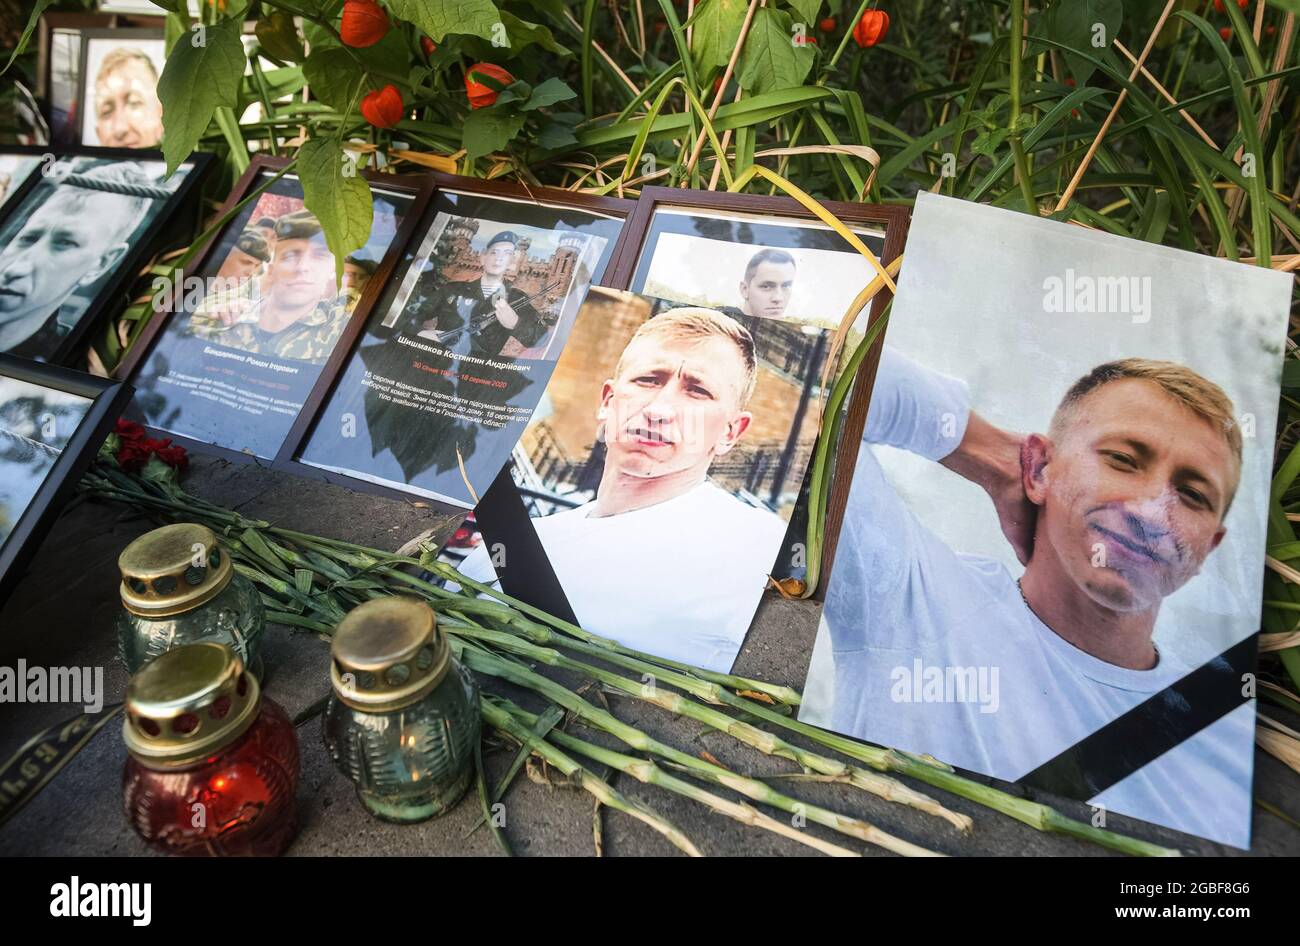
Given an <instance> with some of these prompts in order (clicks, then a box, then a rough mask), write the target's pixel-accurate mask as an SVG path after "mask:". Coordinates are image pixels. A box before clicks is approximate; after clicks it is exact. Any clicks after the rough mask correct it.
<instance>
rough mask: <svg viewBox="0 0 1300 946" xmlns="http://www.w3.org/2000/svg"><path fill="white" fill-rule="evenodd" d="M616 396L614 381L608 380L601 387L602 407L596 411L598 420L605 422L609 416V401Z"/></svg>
mask: <svg viewBox="0 0 1300 946" xmlns="http://www.w3.org/2000/svg"><path fill="white" fill-rule="evenodd" d="M613 396H614V379H613V378H608V379H606V381H605V383H604V384H602V385H601V386H600V407H598V408H597V409H596V420H604V419H605V418H606V417H608V416H609V399H610V398H611V397H613Z"/></svg>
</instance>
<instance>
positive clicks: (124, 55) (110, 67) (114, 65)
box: [95, 46, 158, 85]
mask: <svg viewBox="0 0 1300 946" xmlns="http://www.w3.org/2000/svg"><path fill="white" fill-rule="evenodd" d="M132 62H138V63H140V65H142V66H144V67H145V68H146V69H148V70H149V74H150V75H151V76H153V79H154V83H155V84H156V83H157V82H158V67H157V66H155V65H154V64H153V60H152V59H150V58H149V55H148V54H147V53H145V52H143V51H142V50H139V49H132V48H131V47H130V46H119V47H117V48H116V49H113V50H110V51H109V52H108V54H107V55H105V56H104V58H103V59H102V60H100V63H99V72H97V73H95V84H96V85H98V84H99V83H100V82H102V81H104V78H105V77H106V76H109V75H111V74H112V73H114V72H116V71H117V70H118V69H120V68H121V67H122V66H125V65H127V64H129V63H132Z"/></svg>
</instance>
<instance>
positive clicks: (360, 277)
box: [342, 260, 371, 295]
mask: <svg viewBox="0 0 1300 946" xmlns="http://www.w3.org/2000/svg"><path fill="white" fill-rule="evenodd" d="M370 274H371V270H370V269H368V268H367V267H365V266H362V265H361V264H359V263H354V262H352V261H350V260H349V261H348V262H346V263H344V264H343V282H342V287H343V288H344V289H352V290H355V291H356V293H357V294H358V295H360V294H361V293H363V292H365V291H366V285H367V284H368V283H369V282H370Z"/></svg>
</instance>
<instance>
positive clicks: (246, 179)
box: [114, 155, 433, 472]
mask: <svg viewBox="0 0 1300 946" xmlns="http://www.w3.org/2000/svg"><path fill="white" fill-rule="evenodd" d="M288 163H289V159H288V158H279V157H273V156H270V155H254V156H253V158H252V161H251V162H250V163H249V166H248V168H247V169H246V170H245V171H244V173H243V174H242V175H240V177H239V180H238V181H236V182H235V186H234V188H233V189H232V190H231V192H230V194H229V195H228V196H227V197H226V200H225V202H224V203H223V204H222V206H221V209H220V211H219V213H218V215H217V216H218V217H223V216H225V215H226V214H228V213H231V212H232V211H234V210H235V209H236V208H237V207H238V206H239V205H240V204H241V203H242V202H243V201H245V200H246V199H247V198H249V197H250V196H251V195H252V193H253V192H254V191H255V189H256V188H257V184H258V180H259V178H262V177H263V176H264V175H273V174H275V173H277V172H279V171H283V170H284V169H285V167H286V166H287V165H288ZM362 176H363V177H364V178H365V179H366V180H367V181H369V182H370V183H371V184H373V185H374V186H376V187H381V188H387V189H389V190H393V191H398V192H401V193H403V194H405V195H406V196H408V197H410V199H411V208H410V211H409V213H408V214H407V216H406V218H405V219H404V220H403V221H402V223H401V225H400V226H399V227H398V228H397V233H396V235H395V236H394V237H393V242H392V244H391V245H390V246H389V247H388V249H387V251H386V252H385V254H384V258H383V259H382V260H381V261H380V264H379V266H378V267H377V268H376V270H375V273H374V276H373V277H372V278H371V279H370V281H369V283H368V284H367V286H366V289H365V291H364V292H363V293H362V294H361V298H360V299H359V300H358V302H357V305H356V308H355V309H354V310H353V312H352V315H351V317H350V318H349V320H348V324H347V326H346V327H345V328H344V330H343V333H342V335H340V337H339V340H338V342H337V343H336V344H335V346H334V351H333V352H332V353H331V354H330V357H329V358H328V359H327V360H326V361H325V363H324V364H323V365H322V366H321V372H320V375H319V376H318V377H317V379H316V382H315V384H314V385H313V386H312V388H311V391H310V393H309V394H308V396H307V398H306V400H304V402H303V406H302V408H301V410H300V411H299V412H298V417H297V419H296V420H295V422H294V424H293V426H292V427H291V428H290V429H289V431H288V433H287V435H286V437H285V439H284V441H283V442H282V443H281V445H280V447H279V449H278V450H277V452H276V456H275V457H273V458H266V457H259V456H254V455H253V454H250V453H244V452H242V451H239V450H231V449H230V448H228V447H223V446H220V445H218V444H213V443H208V442H206V441H203V440H197V439H194V438H192V437H187V436H185V435H183V434H178V433H176V432H174V431H170V430H163V429H161V428H158V427H154V426H152V425H150V424H147V423H146V424H144V426H145V428H146V429H147V430H148V431H149V432H150V435H151V436H155V437H169V438H171V440H172V442H174V443H176V444H179V445H180V446H183V447H185V448H186V449H187V450H189V451H191V452H193V453H200V454H208V455H209V456H217V457H221V458H222V459H225V460H229V461H231V462H234V463H242V464H251V465H256V466H265V467H271V468H273V469H281V468H283V467H284V466H285V458H286V457H288V456H289V454H290V453H291V450H292V447H293V446H294V445H295V443H296V441H295V437H296V436H297V431H298V430H299V429H300V428H301V427H302V426H303V424H305V423H306V420H305V419H306V418H312V417H314V416H315V413H316V411H317V410H318V409H319V407H320V403H321V400H322V399H323V398H324V396H325V392H326V391H327V390H329V388H330V387H331V386H332V383H333V380H334V375H335V374H336V373H337V372H339V371H340V370H341V368H342V365H343V364H344V354H346V352H350V351H351V347H352V345H353V342H354V340H355V339H356V338H357V337H358V336H359V335H360V334H361V332H362V331H363V329H364V326H365V323H366V319H367V318H369V316H370V312H371V309H372V308H373V307H374V305H375V304H376V302H377V301H378V299H379V298H380V295H381V294H382V292H383V291H384V286H385V283H386V282H387V281H388V278H389V276H391V275H392V273H393V270H394V268H395V267H396V266H397V263H398V261H399V260H400V259H401V256H402V253H403V252H404V251H405V249H406V245H407V244H408V243H409V242H410V239H411V235H412V234H413V233H414V232H415V227H416V225H417V224H418V222H419V220H420V218H421V217H422V216H423V214H424V210H425V208H426V207H427V206H428V203H429V200H430V198H431V196H432V193H433V181H432V179H431V178H430V177H429V176H428V175H425V174H382V173H377V172H374V171H363V172H362ZM234 219H237V218H232V222H233V220H234ZM226 233H227V230H226V228H222V229H221V230H219V231H218V232H217V233H215V234H214V235H213V236H212V238H211V239H210V240H209V241H208V242H207V243H206V244H205V245H204V246H203V247H202V249H201V250H200V251H199V253H198V255H197V256H196V257H195V259H194V262H193V263H192V266H193V272H195V273H200V272H204V271H205V270H206V268H207V267H208V265H209V264H210V263H211V262H212V256H213V254H214V253H215V252H216V250H217V247H218V246H219V245H220V244H221V241H222V237H223V236H224V235H225V234H226ZM177 314H178V313H176V312H173V311H163V312H155V313H154V315H153V317H152V318H151V319H150V320H149V323H148V324H147V325H146V326H145V328H144V329H143V331H142V332H141V333H140V335H139V337H138V338H136V340H135V343H134V344H133V345H132V346H131V348H130V350H129V351H128V352H127V353H126V356H125V357H124V358H123V359H122V361H121V362H120V363H119V364H118V366H117V368H116V370H115V371H114V376H115V377H118V378H129V379H130V380H131V381H132V383H133V384H134V383H135V381H136V380H137V378H138V376H139V373H140V371H141V370H142V369H143V368H144V366H145V364H146V363H147V362H148V359H149V354H150V353H151V352H152V350H153V349H154V347H155V345H156V344H157V343H158V341H159V340H160V339H161V338H162V337H163V334H164V333H165V332H166V330H167V327H168V325H170V324H171V322H172V320H173V319H175V318H176V316H177ZM293 472H300V471H298V470H294V471H293Z"/></svg>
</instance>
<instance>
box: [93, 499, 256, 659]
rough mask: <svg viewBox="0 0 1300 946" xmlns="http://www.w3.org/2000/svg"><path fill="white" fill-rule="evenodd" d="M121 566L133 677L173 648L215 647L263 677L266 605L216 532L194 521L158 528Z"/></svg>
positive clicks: (122, 637) (122, 628) (121, 622)
mask: <svg viewBox="0 0 1300 946" xmlns="http://www.w3.org/2000/svg"><path fill="white" fill-rule="evenodd" d="M117 565H118V569H119V571H121V573H122V586H121V595H122V611H121V612H120V613H119V614H118V618H117V648H118V654H119V655H120V656H121V658H122V662H123V663H124V664H126V668H127V670H129V671H130V672H131V673H135V672H136V671H137V670H139V669H140V668H141V667H143V666H144V665H145V664H146V663H148V662H149V661H151V660H154V659H155V658H157V657H158V656H160V655H161V654H163V653H165V652H166V651H168V650H170V649H171V648H173V647H178V646H180V645H182V644H191V643H195V642H198V641H211V642H215V643H218V644H225V645H227V646H228V647H230V649H231V650H233V651H234V652H235V654H236V655H237V656H238V657H239V659H240V661H241V662H242V663H243V665H244V666H245V667H247V668H249V669H250V670H251V671H252V673H253V674H254V675H255V676H258V677H260V676H261V675H262V663H261V650H262V631H263V629H264V628H265V625H266V612H265V609H264V608H263V606H262V599H261V597H260V596H259V595H258V593H257V589H256V588H254V587H253V583H252V582H250V581H249V580H248V579H247V578H244V577H243V576H242V575H238V574H236V573H235V570H234V568H233V567H232V565H231V561H230V555H229V554H228V553H227V552H226V550H225V549H223V548H222V547H221V544H220V543H219V542H218V541H217V536H216V533H214V532H213V531H212V530H211V529H209V528H208V527H207V526H202V525H197V524H195V523H188V522H183V523H177V524H176V525H170V526H163V527H162V528H161V529H154V530H153V531H152V532H147V533H145V534H144V535H142V536H140V537H139V538H138V539H136V540H135V541H134V542H132V543H131V544H130V545H128V546H127V547H126V548H125V549H124V550H123V551H122V554H121V555H120V556H119V557H118V560H117Z"/></svg>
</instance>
